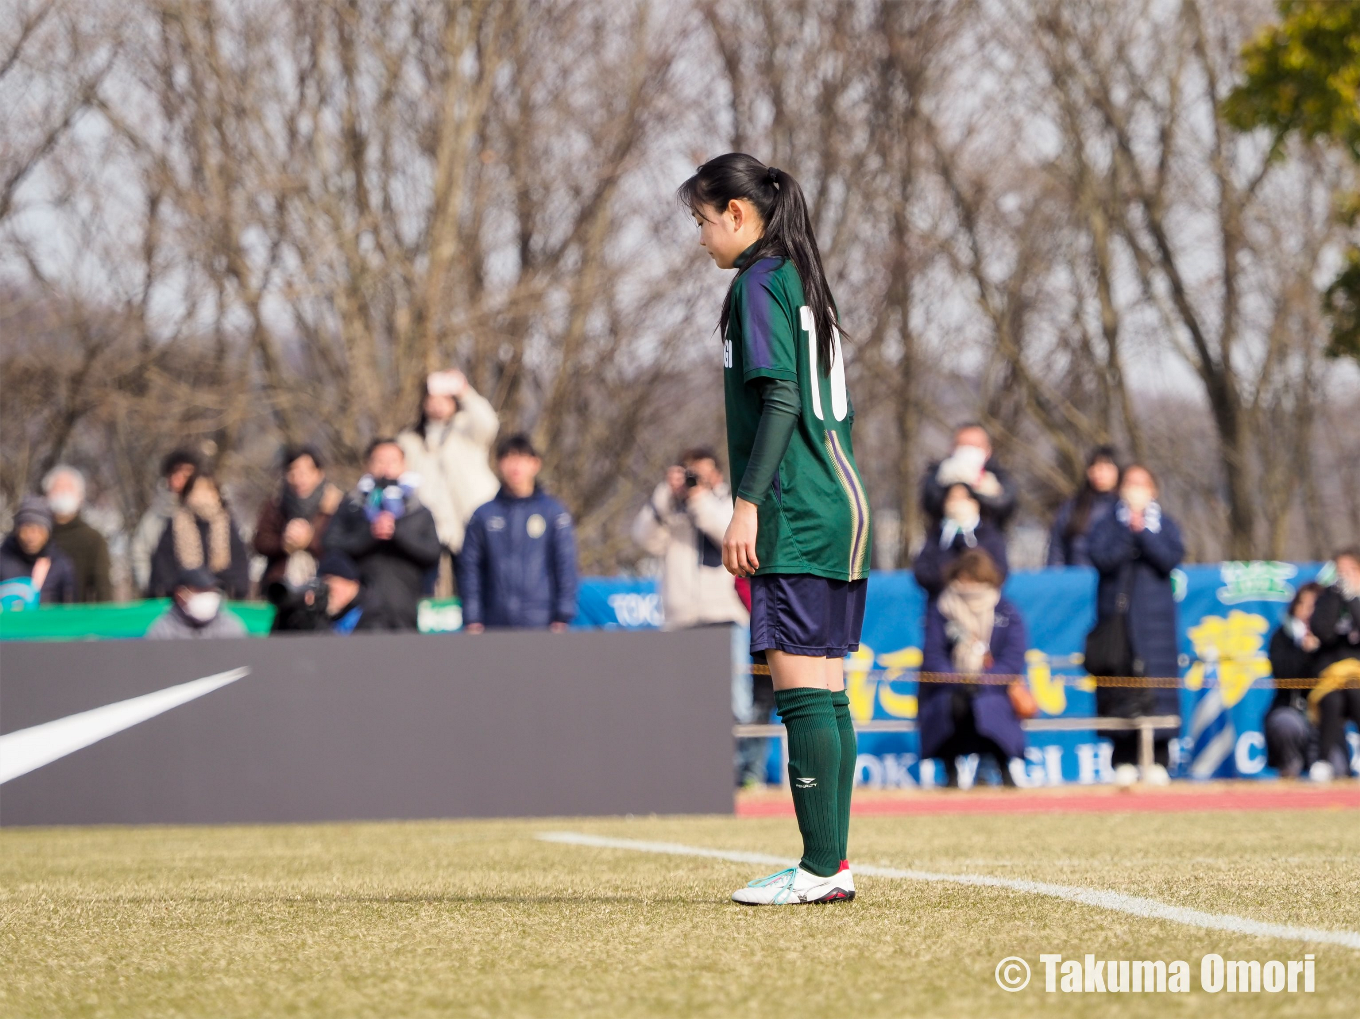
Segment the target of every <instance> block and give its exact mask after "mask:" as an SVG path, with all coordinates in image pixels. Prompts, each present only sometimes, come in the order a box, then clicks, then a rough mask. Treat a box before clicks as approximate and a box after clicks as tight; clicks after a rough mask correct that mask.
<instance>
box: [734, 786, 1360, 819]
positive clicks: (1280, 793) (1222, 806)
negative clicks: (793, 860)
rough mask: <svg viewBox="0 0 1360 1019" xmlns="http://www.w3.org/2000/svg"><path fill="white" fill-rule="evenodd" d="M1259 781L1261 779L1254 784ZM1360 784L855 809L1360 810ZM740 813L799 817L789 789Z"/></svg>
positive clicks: (755, 799)
mask: <svg viewBox="0 0 1360 1019" xmlns="http://www.w3.org/2000/svg"><path fill="white" fill-rule="evenodd" d="M1252 784H1255V783H1252ZM1357 809H1360V784H1352V783H1347V784H1346V785H1345V786H1329V787H1322V788H1317V787H1309V786H1303V785H1289V786H1280V785H1270V786H1267V787H1266V788H1263V789H1252V788H1249V787H1244V786H1241V785H1227V786H1225V785H1213V786H1208V787H1195V786H1190V787H1188V788H1186V787H1180V788H1176V787H1173V788H1170V789H1139V788H1134V789H1111V788H1108V787H1106V788H1102V789H1086V788H1078V789H1076V790H1073V791H1072V792H1066V791H1061V790H1056V789H1044V790H996V791H991V790H979V791H977V792H973V791H971V790H970V791H966V792H959V791H955V790H939V791H934V792H925V791H922V792H911V793H898V794H892V793H874V792H869V791H867V790H866V791H863V792H860V793H857V794H856V797H855V800H854V804H853V806H852V807H851V813H853V814H855V815H857V816H861V817H875V816H880V817H881V816H891V815H899V814H918V815H919V814H1104V813H1119V812H1128V811H1137V812H1161V813H1175V812H1184V811H1195V810H1357ZM736 814H737V816H738V817H784V816H792V815H793V801H792V800H791V799H789V796H788V793H787V792H785V793H783V794H782V795H781V794H775V793H754V794H750V793H747V794H738V796H737V800H736Z"/></svg>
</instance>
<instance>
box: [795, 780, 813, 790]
mask: <svg viewBox="0 0 1360 1019" xmlns="http://www.w3.org/2000/svg"><path fill="white" fill-rule="evenodd" d="M793 782H794V785H796V786H797V787H798V788H799V789H815V788H816V787H817V780H816V779H815V778H795V779H794V780H793Z"/></svg>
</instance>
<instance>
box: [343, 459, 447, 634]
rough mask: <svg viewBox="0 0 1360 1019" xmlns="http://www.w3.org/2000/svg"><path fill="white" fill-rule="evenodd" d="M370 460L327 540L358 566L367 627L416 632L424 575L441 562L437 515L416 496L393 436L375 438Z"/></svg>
mask: <svg viewBox="0 0 1360 1019" xmlns="http://www.w3.org/2000/svg"><path fill="white" fill-rule="evenodd" d="M367 460H368V473H367V474H365V475H364V476H363V477H362V478H360V479H359V484H358V485H356V486H355V488H354V491H353V492H351V493H350V494H349V496H348V497H347V498H346V499H345V501H344V503H342V504H341V506H340V508H339V509H338V510H337V511H336V514H335V516H334V517H332V518H331V522H330V526H329V527H328V528H327V529H326V536H325V538H324V539H323V544H324V545H325V548H326V551H327V552H332V551H336V552H343V553H345V554H346V555H348V556H349V557H350V558H352V559H353V560H354V561H355V563H357V564H358V567H359V575H360V577H361V578H362V581H363V586H364V588H365V592H366V599H365V601H366V604H365V608H364V617H365V619H366V626H365V628H366V629H368V628H371V629H375V630H414V629H416V620H417V614H418V606H419V604H420V592H421V588H422V586H423V584H424V580H425V573H426V571H428V570H429V569H430V567H432V566H434V565H435V564H436V563H438V562H439V550H440V545H439V536H438V534H436V533H435V526H434V517H433V516H431V515H430V511H429V510H428V509H426V508H425V507H424V506H423V505H421V502H420V500H419V499H418V498H416V494H415V482H416V479H415V478H414V477H412V476H410V475H408V474H407V473H406V457H405V455H404V454H403V453H402V451H401V447H400V446H398V445H397V443H396V441H395V440H393V439H375V440H374V441H373V442H372V443H370V444H369V447H368V457H367Z"/></svg>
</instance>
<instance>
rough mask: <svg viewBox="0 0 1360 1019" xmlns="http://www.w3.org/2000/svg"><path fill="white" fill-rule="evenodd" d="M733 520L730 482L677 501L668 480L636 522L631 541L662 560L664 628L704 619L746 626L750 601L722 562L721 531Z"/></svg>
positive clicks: (662, 484)
mask: <svg viewBox="0 0 1360 1019" xmlns="http://www.w3.org/2000/svg"><path fill="white" fill-rule="evenodd" d="M731 521H732V495H731V492H730V490H729V489H728V487H727V486H726V485H720V486H719V487H718V488H715V489H713V490H711V491H708V492H702V493H700V494H698V495H696V496H695V497H694V499H693V500H691V501H689V502H688V503H679V502H677V500H676V499H674V498H673V497H672V496H671V489H670V485H668V484H666V483H665V482H664V481H663V482H662V483H661V484H660V485H658V486H657V489H656V491H655V492H654V493H653V494H652V498H651V500H650V501H649V502H648V503H647V505H645V506H643V507H642V510H641V511H640V512H639V513H638V515H637V518H636V519H635V520H634V521H633V540H634V541H636V542H637V543H638V544H639V545H641V546H642V547H643V548H644V549H645V550H646V551H647V552H648V554H650V555H654V556H656V557H658V558H659V559H661V561H662V569H661V605H662V611H663V613H664V615H665V623H664V624H663V625H664V628H665V629H667V630H682V629H685V628H686V627H690V626H702V625H703V624H705V623H740V624H741V625H742V626H745V625H747V623H748V621H749V618H750V617H749V616H748V614H747V612H746V606H744V605H742V603H741V599H740V598H738V597H737V588H736V583H735V581H734V580H733V578H732V574H730V573H728V572H727V568H726V567H724V566H723V564H722V541H723V535H724V534H725V533H726V531H727V525H728V524H729V523H731Z"/></svg>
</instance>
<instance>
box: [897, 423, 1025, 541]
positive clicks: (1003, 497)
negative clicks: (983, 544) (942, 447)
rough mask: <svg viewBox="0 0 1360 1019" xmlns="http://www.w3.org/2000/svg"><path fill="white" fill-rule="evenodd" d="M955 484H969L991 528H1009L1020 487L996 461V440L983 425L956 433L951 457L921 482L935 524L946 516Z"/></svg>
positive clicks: (924, 505)
mask: <svg viewBox="0 0 1360 1019" xmlns="http://www.w3.org/2000/svg"><path fill="white" fill-rule="evenodd" d="M955 485H966V486H967V487H968V489H969V490H970V491H971V492H972V493H973V498H974V499H975V500H976V501H977V504H978V509H979V511H980V512H981V514H982V517H983V519H985V520H986V521H987V522H988V523H989V524H990V525H991V526H993V527H995V528H997V529H998V530H1001V529H1003V528H1004V527H1005V526H1006V522H1007V521H1008V520H1010V518H1011V514H1012V513H1014V512H1015V498H1016V487H1015V482H1013V481H1012V480H1011V478H1010V475H1008V474H1007V473H1006V472H1005V471H1004V470H1003V469H1002V468H1001V467H999V466H997V464H996V463H995V462H994V461H993V459H992V438H991V436H990V435H988V434H987V429H985V428H983V427H982V425H980V424H977V423H972V422H970V423H969V424H966V425H961V426H960V427H959V428H958V429H956V430H955V432H954V448H953V449H952V450H951V452H950V454H949V456H947V457H945V458H944V459H943V460H937V461H935V462H934V463H932V464H931V465H930V466H929V467H928V468H926V473H925V477H924V478H922V480H921V507H922V508H923V509H924V510H925V512H926V518H927V519H928V520H929V521H930V522H931V524H932V525H933V524H935V523H936V522H938V521H939V520H940V519H941V518H943V517H944V515H945V502H946V501H947V500H948V497H949V492H950V491H951V490H952V489H953V488H954V486H955Z"/></svg>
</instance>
